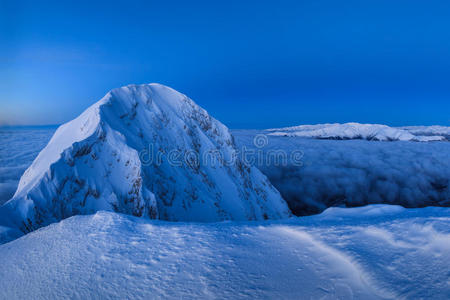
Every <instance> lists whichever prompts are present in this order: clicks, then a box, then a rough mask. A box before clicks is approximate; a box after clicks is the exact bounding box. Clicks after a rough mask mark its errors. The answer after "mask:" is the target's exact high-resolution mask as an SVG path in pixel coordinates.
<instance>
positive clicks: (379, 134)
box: [267, 123, 450, 142]
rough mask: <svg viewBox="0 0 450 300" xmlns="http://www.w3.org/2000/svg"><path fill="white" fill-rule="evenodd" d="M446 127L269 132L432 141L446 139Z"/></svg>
mask: <svg viewBox="0 0 450 300" xmlns="http://www.w3.org/2000/svg"><path fill="white" fill-rule="evenodd" d="M444 128H446V127H442V126H439V128H437V127H436V128H433V127H429V128H426V127H421V130H416V129H417V128H414V127H403V128H400V127H399V128H395V127H389V126H386V125H379V124H359V123H345V124H338V123H335V124H317V125H300V126H294V127H286V128H276V129H268V130H267V134H268V135H275V136H292V137H294V136H295V137H310V138H317V139H337V140H353V139H362V140H369V141H415V142H431V141H444V140H446V138H447V137H448V136H449V135H450V134H449V133H448V132H449V131H448V128H447V130H444ZM413 129H414V130H413Z"/></svg>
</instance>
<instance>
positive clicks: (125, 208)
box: [0, 84, 290, 232]
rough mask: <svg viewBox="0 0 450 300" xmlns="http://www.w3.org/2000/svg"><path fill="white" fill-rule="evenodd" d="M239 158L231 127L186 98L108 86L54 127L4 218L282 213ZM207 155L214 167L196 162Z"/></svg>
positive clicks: (38, 222) (36, 222) (22, 222)
mask: <svg viewBox="0 0 450 300" xmlns="http://www.w3.org/2000/svg"><path fill="white" fill-rule="evenodd" d="M235 152H236V149H235V145H234V140H233V137H232V136H231V134H230V133H229V131H228V129H227V128H226V127H225V126H224V125H223V124H222V123H220V122H219V121H217V120H215V119H214V118H212V117H210V116H209V115H208V113H207V112H206V111H205V110H203V109H202V108H200V107H199V106H197V105H196V104H195V103H194V102H193V101H192V100H191V99H189V98H188V97H186V96H185V95H183V94H180V93H178V92H177V91H175V90H173V89H171V88H169V87H166V86H163V85H159V84H147V85H130V86H126V87H122V88H118V89H114V90H112V91H111V92H109V93H107V94H106V96H105V97H104V98H102V99H101V100H100V101H99V102H97V103H95V104H94V105H92V106H91V107H89V108H88V109H87V110H86V111H85V112H83V113H82V114H81V115H80V116H79V117H77V118H76V119H74V120H73V121H71V122H69V123H67V124H64V125H62V126H61V127H59V128H58V130H57V131H56V132H55V134H54V136H53V137H52V139H51V140H50V142H49V143H48V145H47V146H46V147H45V148H44V149H43V150H42V151H41V152H40V153H39V155H38V156H37V158H36V159H35V161H34V162H33V163H32V165H31V166H30V167H29V168H28V169H27V170H26V172H25V173H24V175H23V176H22V178H21V179H20V182H19V186H18V189H17V191H16V193H15V195H14V196H13V198H12V199H11V200H10V201H8V202H7V203H5V204H4V205H3V206H2V207H1V211H0V216H1V217H2V218H3V220H4V222H5V223H6V225H7V226H12V227H15V228H19V229H20V230H21V231H22V232H29V231H31V230H34V229H36V228H38V227H42V226H45V225H47V224H49V223H52V222H55V221H58V220H61V219H64V218H67V217H70V216H73V215H77V214H89V213H93V212H95V211H98V210H110V211H116V212H121V213H125V214H131V215H134V216H139V217H147V218H151V219H163V220H171V221H219V220H261V219H277V218H283V217H288V216H289V215H290V211H289V209H288V207H287V205H286V203H285V202H284V200H283V199H282V198H281V196H280V194H279V192H278V191H277V190H276V189H275V188H273V186H272V185H271V184H270V182H269V181H268V180H267V178H266V177H265V176H264V175H263V174H262V173H261V172H260V171H259V170H258V169H256V168H255V167H249V166H247V165H245V164H243V163H242V161H241V160H240V159H234V157H235ZM143 154H145V155H143ZM174 155H175V156H176V157H181V158H187V159H186V160H182V161H175V162H174V159H173V156H174ZM208 155H209V156H208ZM190 157H193V158H194V159H192V160H191V159H189V158H190ZM204 157H209V158H211V157H212V158H211V159H212V161H210V162H209V163H204V162H203V161H201V160H200V161H199V160H196V159H195V158H200V159H202V158H204ZM179 162H181V163H180V164H178V163H179ZM230 162H231V163H230ZM3 225H5V224H3Z"/></svg>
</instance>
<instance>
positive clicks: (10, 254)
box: [0, 205, 450, 300]
mask: <svg viewBox="0 0 450 300" xmlns="http://www.w3.org/2000/svg"><path fill="white" fill-rule="evenodd" d="M449 215H450V211H449V209H448V208H421V209H404V208H401V207H398V206H388V205H375V206H368V207H361V208H346V209H343V208H330V209H328V210H326V211H325V212H324V213H322V214H321V215H316V216H310V217H304V218H298V219H297V218H293V219H289V220H280V221H266V222H221V223H173V222H163V221H157V220H146V219H142V218H136V217H132V216H127V215H122V214H116V213H111V212H98V213H96V214H95V215H91V216H74V217H71V218H69V219H66V220H63V221H61V222H60V223H57V224H51V225H50V226H47V227H45V228H42V229H41V230H37V231H35V232H32V233H30V234H28V235H26V236H23V237H21V238H19V239H17V240H15V241H12V242H10V243H7V244H4V245H0V265H1V268H0V278H1V279H2V280H0V298H2V299H436V300H439V299H449V297H450V285H449V283H448V279H449V274H448V272H449V270H450V243H449V241H450V218H449Z"/></svg>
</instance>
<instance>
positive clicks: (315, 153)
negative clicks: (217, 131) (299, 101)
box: [232, 130, 450, 215]
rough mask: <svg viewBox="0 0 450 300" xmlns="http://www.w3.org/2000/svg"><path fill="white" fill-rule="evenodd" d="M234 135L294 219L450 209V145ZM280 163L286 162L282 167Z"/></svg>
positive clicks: (254, 133) (257, 133)
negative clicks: (338, 211)
mask: <svg viewBox="0 0 450 300" xmlns="http://www.w3.org/2000/svg"><path fill="white" fill-rule="evenodd" d="M232 133H233V135H234V137H235V139H236V144H237V145H238V148H239V149H246V150H247V152H249V151H253V152H254V153H255V155H258V156H260V157H262V159H261V160H260V159H254V160H253V161H254V164H255V165H256V166H257V167H258V168H259V169H260V170H261V171H262V172H263V173H264V174H265V175H266V176H267V177H268V178H269V180H270V182H271V183H272V184H273V185H274V186H275V187H276V188H277V189H278V190H279V191H280V193H281V194H282V196H283V198H284V199H285V200H286V201H287V202H288V204H289V206H290V208H291V210H292V211H293V213H294V214H297V215H310V214H313V213H319V212H321V211H323V210H324V209H326V208H327V207H330V206H339V205H346V206H361V205H367V204H371V203H372V204H373V203H385V204H397V205H403V206H405V207H423V206H429V205H433V206H450V143H448V142H434V143H416V142H411V141H398V142H393V143H388V142H375V141H366V140H322V139H306V138H297V137H280V136H264V135H261V134H263V133H265V132H264V131H255V130H233V131H232ZM262 137H265V139H263V138H262ZM258 138H260V139H261V140H264V141H265V144H264V146H263V147H261V145H255V140H257V139H258ZM294 154H295V155H294ZM277 157H281V158H285V159H283V160H281V159H279V161H278V162H277V161H276V158H277ZM294 158H296V159H294ZM296 160H298V161H296Z"/></svg>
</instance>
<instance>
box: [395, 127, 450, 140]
mask: <svg viewBox="0 0 450 300" xmlns="http://www.w3.org/2000/svg"><path fill="white" fill-rule="evenodd" d="M398 128H399V129H403V130H406V131H408V132H410V133H412V134H414V135H422V136H432V135H440V136H444V137H446V138H447V140H450V127H448V126H439V125H433V126H403V127H398Z"/></svg>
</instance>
